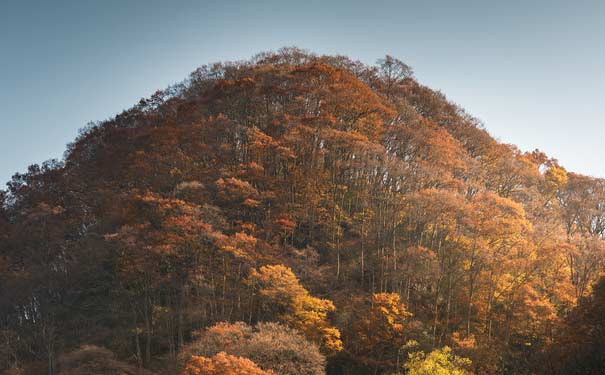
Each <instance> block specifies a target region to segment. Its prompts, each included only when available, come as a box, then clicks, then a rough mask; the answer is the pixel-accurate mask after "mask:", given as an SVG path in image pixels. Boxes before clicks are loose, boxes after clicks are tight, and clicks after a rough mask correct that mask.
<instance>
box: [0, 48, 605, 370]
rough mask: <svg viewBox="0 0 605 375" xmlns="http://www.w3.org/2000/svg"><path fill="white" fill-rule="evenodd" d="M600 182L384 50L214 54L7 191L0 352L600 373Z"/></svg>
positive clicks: (89, 361) (158, 363)
mask: <svg viewBox="0 0 605 375" xmlns="http://www.w3.org/2000/svg"><path fill="white" fill-rule="evenodd" d="M604 198H605V183H604V181H603V180H601V179H595V178H591V177H586V176H582V175H579V174H574V173H571V172H567V171H566V170H565V169H564V168H563V167H562V166H560V165H559V164H558V163H557V161H556V160H555V159H553V158H550V157H548V156H547V155H545V154H544V153H542V152H540V151H537V150H536V151H534V152H531V153H526V152H521V151H520V150H518V149H517V148H516V147H515V146H513V145H507V144H501V143H499V142H497V141H496V140H494V139H493V138H492V137H491V136H490V135H489V133H488V132H487V131H486V130H485V129H484V128H483V127H482V126H481V124H480V123H479V122H478V121H477V120H476V119H474V118H473V117H472V116H470V115H469V114H467V113H466V112H465V111H464V110H463V109H461V108H459V107H458V106H456V105H455V104H452V103H451V102H449V101H448V100H447V99H446V97H445V96H444V95H443V94H441V93H439V92H435V91H433V90H431V89H430V88H428V87H425V86H423V85H421V84H420V83H418V82H417V81H416V80H415V79H414V77H413V72H412V69H411V68H410V67H409V66H407V65H406V64H405V63H403V62H401V61H399V60H397V59H395V58H393V57H390V56H386V57H385V58H383V59H380V60H379V61H378V63H377V64H376V65H375V66H366V65H364V64H362V63H360V62H357V61H353V60H351V59H349V58H346V57H343V56H317V55H314V54H311V53H308V52H305V51H301V50H298V49H296V48H286V49H282V50H280V51H278V52H275V53H273V52H271V53H262V54H259V55H258V56H255V57H254V58H252V59H251V60H249V61H243V62H229V63H217V64H214V65H210V66H203V67H201V68H199V69H198V70H196V71H195V72H193V73H192V74H191V75H190V77H189V78H188V79H187V80H185V81H184V82H182V83H180V84H177V85H175V86H172V87H170V88H168V89H166V90H162V91H158V92H156V93H155V94H153V95H152V96H151V97H150V98H148V99H144V100H141V101H140V102H139V103H138V104H137V105H135V106H134V107H132V108H131V109H129V110H127V111H125V112H123V113H121V114H119V115H118V116H116V117H115V118H113V119H111V120H108V121H104V122H101V123H97V124H91V125H90V126H88V127H87V128H85V129H84V130H83V131H82V132H81V135H80V136H79V137H78V138H77V139H76V140H75V141H74V142H73V143H72V144H70V145H69V147H68V149H67V151H66V153H65V157H64V160H63V161H50V162H46V163H44V164H42V165H40V166H32V167H30V168H29V170H28V172H27V173H24V174H16V175H15V176H14V177H13V179H12V181H10V182H9V183H8V189H7V190H6V191H5V192H2V193H0V203H1V204H0V239H1V248H0V256H1V257H0V312H1V314H0V316H1V317H2V318H1V320H0V330H1V332H2V340H1V343H0V369H6V370H7V371H9V372H10V373H26V374H36V373H47V374H51V375H52V374H76V373H99V374H101V373H124V374H126V373H128V374H130V373H138V372H137V371H141V373H143V370H141V369H140V368H146V369H148V370H150V371H155V372H157V373H166V374H171V373H177V371H180V372H181V373H183V374H185V373H187V374H189V373H190V374H195V373H209V374H214V373H217V374H218V373H225V374H227V373H233V374H262V373H270V371H274V372H275V373H277V374H280V375H281V374H303V373H309V374H320V373H323V371H324V370H323V368H324V366H325V367H326V369H327V372H328V373H329V374H392V373H396V372H401V373H404V372H405V373H409V374H424V373H427V372H422V371H426V368H427V366H429V365H431V366H441V367H443V368H444V369H445V368H447V371H449V372H444V373H453V374H455V373H461V374H462V373H466V371H472V372H473V373H475V374H497V373H501V374H530V373H548V374H556V373H561V374H571V373H573V371H579V372H577V373H582V374H589V373H595V374H596V373H599V372H598V371H600V368H602V358H603V356H602V355H600V354H598V353H600V352H599V349H598V348H599V345H600V344H599V340H602V339H599V337H600V336H599V335H598V334H597V335H594V334H593V332H595V330H592V329H589V328H588V329H586V330H584V331H583V330H581V329H574V328H573V327H584V328H586V327H587V326H588V327H593V325H594V327H596V328H595V329H597V332H598V327H601V325H599V324H600V323H599V321H598V320H595V319H594V316H598V315H599V311H602V310H598V308H599V306H601V307H602V305H601V304H600V302H599V301H600V300H601V299H602V298H603V297H602V296H601V295H599V293H601V292H602V291H603V290H604V289H603V287H595V288H593V285H594V284H595V283H596V282H597V281H598V280H599V277H600V274H601V272H602V267H603V254H604V246H603V245H604V243H603V235H604V232H605V204H604V202H605V200H604ZM595 301H596V302H595ZM595 309H597V310H595ZM590 317H592V318H590ZM221 322H231V323H234V322H242V323H236V324H227V323H221ZM263 322H279V323H278V324H277V325H275V324H276V323H263ZM217 324H218V325H217ZM263 324H265V325H263ZM267 324H268V325H267ZM271 324H274V325H271ZM208 327H212V328H208ZM591 335H593V336H594V337H593V336H591ZM587 337H593V338H594V339H590V340H586V338H587ZM234 340H235V341H234ZM234 343H236V344H234ZM260 343H264V344H262V345H261V344H260ZM276 343H279V345H278V344H276ZM82 345H87V346H83V347H82ZM78 348H79V349H78ZM103 348H106V349H103ZM276 348H296V349H288V350H290V352H289V353H298V354H299V357H296V358H297V359H296V360H297V361H300V362H296V363H299V364H300V363H305V365H304V366H303V365H296V366H295V365H294V364H293V365H292V366H290V367H287V368H286V367H283V366H284V363H290V362H288V361H290V360H291V355H288V356H286V355H285V354H284V353H285V352H279V353H278V352H275V350H277V349H276ZM267 350H268V351H270V353H265V351H267ZM272 350H273V351H272ZM600 350H602V349H600ZM112 352H113V353H112ZM223 352H226V353H227V354H225V353H223ZM183 353H189V354H188V355H186V354H183ZM454 353H455V354H454ZM595 353H596V354H595ZM191 355H194V357H191ZM282 355H284V356H286V357H287V358H290V359H284V360H273V359H269V358H274V359H275V358H282V357H280V356H282ZM190 357H191V358H193V359H191V361H190V362H187V360H188V359H189V358H190ZM286 357H283V358H286ZM196 358H197V359H196ZM255 359H256V360H255ZM99 363H103V364H105V365H107V366H109V364H111V365H112V366H115V368H116V369H118V368H119V369H118V370H116V369H114V370H113V371H114V372H111V371H112V370H107V369H101V370H98V372H95V371H97V370H94V369H91V368H93V367H94V366H99ZM293 363H294V362H293ZM309 363H312V364H313V365H312V366H311V365H308V364H309ZM78 366H80V367H78ZM82 366H84V367H82ZM86 366H89V367H86ZM90 366H93V367H90ZM279 366H282V367H279ZM423 366H424V367H423ZM582 366H584V367H582ZM95 368H96V367H95ZM304 368H307V369H311V368H312V369H318V370H313V371H315V372H304V371H306V370H304V371H303V369H304ZM422 368H424V369H425V370H422ZM433 368H436V367H433ZM179 369H180V370H179ZM70 371H71V372H70ZM78 371H80V372H78ZM102 371H110V372H102ZM119 371H122V372H119ZM145 371H147V370H145ZM187 371H189V372H187ZM196 371H198V372H196ZM200 371H201V372H200ZM204 371H206V372H204ZM212 371H215V372H212ZM309 371H311V370H309ZM444 371H446V370H444ZM456 371H460V372H456ZM591 371H592V372H591ZM429 373H430V372H429Z"/></svg>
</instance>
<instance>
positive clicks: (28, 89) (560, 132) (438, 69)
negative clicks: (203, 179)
mask: <svg viewBox="0 0 605 375" xmlns="http://www.w3.org/2000/svg"><path fill="white" fill-rule="evenodd" d="M604 38H605V1H603V0H590V1H589V0H584V1H583V0H577V1H559V0H544V1H532V0H524V1H521V0H519V1H514V0H513V1H496V0H494V1H489V0H477V1H467V0H459V1H452V0H443V1H431V0H409V1H405V0H399V1H379V0H374V1H328V0H323V1H319V0H305V1H300V0H299V1H287V0H276V1H262V0H255V1H252V0H246V1H228V0H223V1H206V2H205V1H177V0H175V1H134V0H98V1H92V0H74V1H59V0H54V1H27V0H0V131H1V133H0V181H2V182H5V181H7V180H8V179H9V178H10V176H11V175H12V174H13V173H14V172H16V171H24V170H25V169H26V167H27V165H29V164H32V163H39V162H42V161H44V160H46V159H50V158H60V157H61V156H62V153H63V151H64V149H65V145H66V143H68V142H70V141H71V140H73V138H74V137H75V136H76V134H77V130H78V129H79V128H81V127H83V126H84V125H85V124H86V123H87V122H89V121H97V120H103V119H107V118H109V117H111V116H113V115H115V114H116V113H118V112H120V111H121V110H123V109H126V108H128V107H130V106H131V105H133V104H134V103H136V102H137V101H138V100H139V99H140V98H141V97H145V96H148V95H149V94H150V93H152V92H153V91H155V90H156V89H160V88H164V87H166V86H167V85H169V84H171V83H175V82H178V81H181V80H182V79H184V78H185V77H186V76H187V75H188V73H189V72H191V71H192V70H194V69H195V68H196V67H197V66H199V65H202V64H205V63H209V62H214V61H219V60H237V59H244V58H248V57H250V56H252V55H254V54H256V53H257V52H259V51H264V50H269V49H277V48H279V47H282V46H292V45H296V46H298V47H301V48H306V49H309V50H312V51H314V52H317V53H328V54H334V53H340V54H345V55H348V56H350V57H352V58H355V59H360V60H362V61H364V62H367V63H373V62H374V61H375V60H376V59H377V58H379V57H381V56H383V55H385V54H391V55H394V56H396V57H398V58H400V59H401V60H403V61H405V62H407V63H408V64H409V65H412V66H413V68H414V70H415V72H416V76H417V78H418V79H419V81H420V82H422V83H424V84H427V85H428V86H430V87H432V88H435V89H440V90H442V91H443V92H444V93H445V94H446V95H447V96H448V97H449V98H450V99H451V100H453V101H454V102H456V103H458V104H460V105H462V106H463V107H464V108H466V109H467V110H468V111H469V112H470V113H471V114H473V115H475V116H476V117H478V118H480V119H482V120H483V121H484V122H485V126H486V128H487V129H488V130H489V131H490V133H491V134H492V135H494V136H495V137H497V138H498V139H500V140H501V141H503V142H508V143H514V144H516V145H518V146H519V147H520V148H521V149H523V150H531V149H534V148H536V147H537V148H540V149H542V150H544V151H546V152H547V153H548V154H549V155H552V156H554V157H556V158H558V159H559V160H560V161H561V163H562V164H563V165H564V166H566V167H567V168H568V169H571V170H574V171H579V172H582V173H585V174H590V175H594V176H602V177H605V163H604V162H603V161H604V160H605V147H604V145H605V120H604V119H605V103H603V99H605V98H604V94H603V87H605V72H604V69H605V42H604Z"/></svg>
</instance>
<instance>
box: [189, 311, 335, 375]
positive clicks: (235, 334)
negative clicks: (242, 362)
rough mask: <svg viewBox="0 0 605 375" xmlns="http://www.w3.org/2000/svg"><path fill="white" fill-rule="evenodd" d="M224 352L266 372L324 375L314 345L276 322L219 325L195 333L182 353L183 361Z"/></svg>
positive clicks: (323, 367) (321, 356)
mask: <svg viewBox="0 0 605 375" xmlns="http://www.w3.org/2000/svg"><path fill="white" fill-rule="evenodd" d="M220 352H226V353H228V354H230V355H233V356H238V357H244V358H248V359H250V360H252V361H254V362H256V363H257V364H258V365H259V366H260V367H261V368H262V369H264V370H265V371H273V372H274V373H276V374H283V375H323V374H325V366H326V360H325V357H324V356H323V355H322V354H321V353H320V352H319V348H318V346H317V345H315V344H313V343H311V342H308V341H307V340H306V339H305V338H304V337H303V336H302V335H301V334H300V333H299V332H297V331H295V330H293V329H291V328H288V327H286V326H284V325H281V324H278V323H259V324H258V325H257V326H255V327H251V326H249V325H247V324H245V323H242V322H238V323H234V324H229V323H218V324H216V325H214V326H212V327H210V328H208V329H206V330H204V331H200V332H198V333H197V334H196V339H195V340H194V341H193V342H192V343H191V344H189V345H188V346H187V347H186V348H185V350H184V351H183V352H182V353H181V355H180V357H181V359H182V361H187V359H188V358H191V357H192V356H205V357H211V356H213V355H215V354H217V353H220Z"/></svg>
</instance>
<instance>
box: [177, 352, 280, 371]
mask: <svg viewBox="0 0 605 375" xmlns="http://www.w3.org/2000/svg"><path fill="white" fill-rule="evenodd" d="M179 374H180V375H271V374H273V372H272V371H263V370H261V369H260V368H259V367H258V366H257V365H256V364H255V363H254V362H252V361H251V360H249V359H246V358H242V357H235V356H232V355H228V354H226V353H225V352H220V353H218V354H215V355H213V356H212V358H205V357H197V356H193V357H191V359H189V362H187V366H185V368H184V369H183V370H182V371H181V372H180V373H179Z"/></svg>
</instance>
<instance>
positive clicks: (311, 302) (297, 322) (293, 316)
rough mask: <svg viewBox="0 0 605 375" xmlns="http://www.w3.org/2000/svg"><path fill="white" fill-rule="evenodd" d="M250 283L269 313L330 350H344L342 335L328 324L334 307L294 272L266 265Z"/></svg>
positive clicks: (250, 279) (255, 273) (254, 271)
mask: <svg viewBox="0 0 605 375" xmlns="http://www.w3.org/2000/svg"><path fill="white" fill-rule="evenodd" d="M249 282H250V283H251V284H252V285H254V288H255V289H256V290H257V291H258V294H259V297H260V303H261V309H262V310H264V311H265V313H270V314H271V315H272V314H277V316H278V317H280V319H281V320H282V321H283V322H285V323H287V324H289V325H290V326H292V327H293V328H295V329H298V330H300V331H301V332H302V333H303V334H304V335H305V336H306V337H307V338H308V339H310V340H312V341H314V342H317V343H321V345H322V347H323V348H324V349H325V350H327V351H339V350H341V349H342V342H341V340H340V332H339V331H338V329H336V328H334V327H332V326H330V324H329V321H328V313H330V312H332V311H334V310H335V307H334V304H333V303H332V302H331V301H329V300H326V299H320V298H316V297H313V296H311V295H310V294H309V292H308V291H307V290H306V289H305V288H304V287H303V286H302V285H300V283H299V281H298V279H297V278H296V276H295V275H294V273H293V272H292V270H290V269H289V268H287V267H285V266H282V265H275V266H262V267H261V268H260V269H259V270H258V271H256V270H253V271H252V273H251V274H250V277H249Z"/></svg>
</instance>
